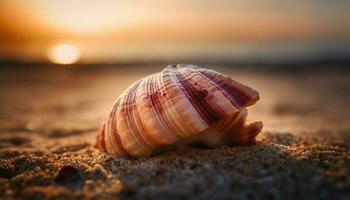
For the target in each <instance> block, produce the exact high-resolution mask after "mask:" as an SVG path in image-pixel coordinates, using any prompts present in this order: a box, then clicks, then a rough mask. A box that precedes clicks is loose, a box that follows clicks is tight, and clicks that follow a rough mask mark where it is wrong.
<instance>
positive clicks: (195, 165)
mask: <svg viewBox="0 0 350 200" xmlns="http://www.w3.org/2000/svg"><path fill="white" fill-rule="evenodd" d="M160 69H162V66H161V65H157V66H137V67H122V68H117V67H97V66H77V67H65V66H37V67H26V66H21V67H13V66H11V67H6V66H5V67H2V68H0V118H1V121H0V198H1V199H111V198H120V199H193V198H195V199H349V198H350V143H349V141H350V123H349V122H350V115H349V113H348V109H349V102H350V93H349V91H350V78H349V77H350V70H347V69H346V68H331V67H329V68H323V69H317V68H316V67H309V68H308V67H306V68H298V69H294V70H287V69H284V70H283V69H274V68H273V69H266V68H264V69H263V68H261V69H260V68H248V69H237V68H230V67H215V68H214V69H215V70H218V71H221V72H224V73H226V74H228V75H230V76H231V77H232V78H234V79H236V80H238V81H240V82H242V83H245V84H247V85H249V86H251V87H253V88H255V89H256V90H257V91H259V92H260V94H261V100H260V101H259V102H258V104H256V105H254V106H253V107H251V108H250V109H249V116H248V119H249V121H256V120H261V121H263V122H264V129H263V132H262V133H261V134H259V135H258V137H257V143H256V144H255V145H252V146H221V147H218V148H213V149H208V148H203V147H196V146H188V147H183V148H179V149H177V150H175V151H169V152H166V153H163V154H159V155H156V156H152V157H150V158H142V159H133V158H126V157H118V156H113V155H108V154H105V153H102V152H100V151H98V150H97V149H95V148H93V144H94V142H95V137H96V134H97V132H98V130H99V128H100V125H101V123H102V121H103V120H104V118H105V117H106V115H107V114H108V112H109V110H110V109H111V107H112V105H113V102H114V101H115V99H116V97H117V96H118V95H119V94H120V93H121V92H122V91H123V90H124V89H126V88H127V87H128V86H129V85H130V84H131V83H133V82H134V81H136V80H137V79H139V78H141V77H143V76H145V75H147V74H150V73H154V72H157V71H159V70H160Z"/></svg>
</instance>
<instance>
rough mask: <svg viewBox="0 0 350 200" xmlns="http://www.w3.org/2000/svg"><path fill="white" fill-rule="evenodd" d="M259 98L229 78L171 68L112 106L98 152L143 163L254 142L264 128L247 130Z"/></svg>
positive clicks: (185, 67) (193, 68)
mask: <svg viewBox="0 0 350 200" xmlns="http://www.w3.org/2000/svg"><path fill="white" fill-rule="evenodd" d="M258 100H259V93H258V92H256V91H255V90H253V89H251V88H250V87H248V86H245V85H243V84H241V83H238V82H237V81H235V80H233V79H231V78H230V77H228V76H226V75H224V74H222V73H219V72H216V71H213V70H209V69H205V68H199V67H197V66H194V65H185V64H179V65H169V66H167V67H166V68H165V69H164V70H162V71H161V72H159V73H156V74H152V75H150V76H147V77H145V78H142V79H140V80H138V81H137V82H135V83H134V84H133V85H131V86H130V87H129V88H128V89H127V90H126V91H124V92H123V93H122V94H121V95H120V96H119V97H118V99H117V100H116V102H115V104H114V107H113V108H112V110H111V112H110V114H109V115H108V117H107V119H106V120H105V121H104V123H103V125H102V128H101V131H100V132H99V134H98V136H97V143H96V147H97V148H99V149H100V150H102V151H105V152H108V153H112V154H117V155H126V156H132V157H147V156H150V155H151V154H152V153H153V152H155V151H156V152H157V151H159V150H160V151H161V150H162V149H166V148H168V147H171V146H176V145H180V144H186V143H195V142H200V143H204V144H206V145H209V146H216V145H222V144H247V143H251V142H254V140H255V137H256V135H257V134H258V133H259V132H260V131H261V129H262V122H254V123H252V124H249V125H248V124H246V122H245V120H246V117H247V108H246V107H248V106H251V105H253V104H255V103H256V102H257V101H258Z"/></svg>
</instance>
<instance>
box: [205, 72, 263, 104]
mask: <svg viewBox="0 0 350 200" xmlns="http://www.w3.org/2000/svg"><path fill="white" fill-rule="evenodd" d="M199 71H200V72H201V73H203V74H204V75H205V76H207V77H208V78H209V79H210V80H212V81H213V82H214V83H216V84H217V85H218V86H219V87H220V88H222V90H224V91H226V94H228V95H229V97H230V98H229V99H231V100H232V101H233V102H236V104H238V106H239V107H240V108H242V107H246V106H249V105H252V104H251V101H253V104H254V102H256V101H257V100H258V96H259V94H258V93H257V92H256V91H255V90H253V89H252V88H250V87H248V86H245V85H243V84H241V83H239V82H238V81H235V80H233V79H231V78H230V77H228V76H226V75H224V74H221V73H218V72H215V71H213V70H203V69H201V70H199ZM227 81H229V82H230V83H231V85H229V84H228V83H226V82H227ZM249 93H250V94H249ZM254 96H257V98H254Z"/></svg>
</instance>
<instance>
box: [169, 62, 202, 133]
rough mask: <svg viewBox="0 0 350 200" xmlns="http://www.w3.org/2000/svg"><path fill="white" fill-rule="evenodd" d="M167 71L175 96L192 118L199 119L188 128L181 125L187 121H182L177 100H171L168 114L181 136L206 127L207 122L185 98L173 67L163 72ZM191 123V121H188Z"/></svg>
mask: <svg viewBox="0 0 350 200" xmlns="http://www.w3.org/2000/svg"><path fill="white" fill-rule="evenodd" d="M165 72H166V73H168V74H169V77H170V79H171V81H170V82H173V86H172V87H174V89H175V90H176V92H177V96H178V98H179V100H178V101H180V102H182V104H183V105H184V106H188V109H187V112H188V114H189V115H191V116H192V119H200V120H197V122H196V123H197V124H196V125H195V127H192V128H191V129H190V130H189V129H188V127H187V129H186V127H185V126H183V123H186V122H188V121H185V122H184V121H182V120H183V115H182V114H181V111H179V110H178V108H177V107H176V104H177V102H172V103H174V104H173V106H172V107H170V108H171V109H172V113H170V116H171V118H172V119H174V120H173V123H174V124H175V125H176V127H177V128H178V130H180V131H181V133H183V134H181V137H186V136H188V134H189V133H190V132H193V131H195V130H199V131H202V130H203V129H205V128H207V127H208V124H207V123H206V122H205V121H204V120H203V119H202V118H201V117H200V115H199V113H198V111H197V110H196V109H195V108H194V107H193V105H192V104H191V102H190V101H189V100H188V99H187V97H186V94H185V91H184V88H183V87H182V85H181V84H180V82H179V80H178V78H177V77H176V74H175V71H174V69H173V68H168V69H167V70H165V71H164V73H165ZM169 99H170V100H171V98H170V97H169ZM178 119H181V120H178ZM190 123H192V122H190Z"/></svg>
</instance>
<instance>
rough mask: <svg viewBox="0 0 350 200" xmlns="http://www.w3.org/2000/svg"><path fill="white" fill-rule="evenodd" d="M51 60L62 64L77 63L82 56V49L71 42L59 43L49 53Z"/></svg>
mask: <svg viewBox="0 0 350 200" xmlns="http://www.w3.org/2000/svg"><path fill="white" fill-rule="evenodd" d="M48 58H49V59H50V60H51V62H53V63H56V64H62V65H69V64H73V63H76V62H77V61H78V60H79V58H80V50H79V49H78V48H77V47H75V46H73V45H71V44H59V45H56V46H54V47H52V49H50V51H49V53H48Z"/></svg>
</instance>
